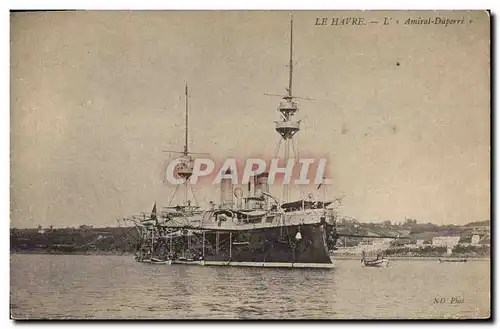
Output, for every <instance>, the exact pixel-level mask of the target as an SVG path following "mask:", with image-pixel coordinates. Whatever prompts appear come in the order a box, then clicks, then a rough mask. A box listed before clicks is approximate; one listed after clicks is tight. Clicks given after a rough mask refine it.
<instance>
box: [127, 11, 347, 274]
mask: <svg viewBox="0 0 500 329" xmlns="http://www.w3.org/2000/svg"><path fill="white" fill-rule="evenodd" d="M292 84H293V20H291V21H290V60H289V81H288V88H287V93H286V94H285V95H280V96H281V97H282V100H281V102H280V103H279V107H278V109H277V111H278V113H279V119H278V120H277V121H275V124H276V126H275V130H276V132H277V133H278V134H279V135H280V140H279V143H278V147H277V150H276V154H275V157H277V156H278V153H279V151H280V146H281V144H282V143H283V151H284V160H285V163H286V162H287V161H288V159H290V158H291V156H290V155H291V152H292V153H293V155H294V157H296V158H298V151H297V148H296V144H295V142H294V136H295V135H296V134H297V133H298V132H299V131H300V121H297V120H296V119H295V114H296V112H297V111H298V110H299V108H298V104H297V102H296V101H295V99H296V98H298V97H295V96H294V95H293V93H292ZM187 122H188V89H187V86H186V135H185V137H186V138H185V146H184V152H182V158H181V159H184V160H183V162H182V165H180V166H178V169H177V175H178V176H179V177H181V178H182V179H183V180H184V184H183V187H184V191H185V192H184V193H185V198H184V200H185V202H184V204H183V205H178V206H170V207H167V208H166V210H165V211H162V212H161V213H159V214H158V213H157V212H156V204H155V206H154V209H153V212H152V214H151V215H150V216H149V218H148V219H147V220H144V221H139V222H138V226H139V227H140V228H139V230H140V231H141V236H142V237H143V239H142V240H141V243H140V244H139V247H138V256H137V259H138V260H141V261H143V260H144V259H146V260H148V261H152V262H161V261H163V262H165V261H168V262H169V263H174V264H175V263H190V264H200V265H230V266H259V267H306V268H311V267H324V268H329V267H333V263H332V261H331V258H330V256H329V252H328V251H329V250H330V249H333V246H334V245H335V243H336V240H337V235H336V227H335V212H334V209H332V208H331V206H332V205H334V202H333V201H325V200H323V201H318V200H313V199H312V198H310V199H308V200H306V199H304V197H303V193H301V195H302V198H301V199H300V200H296V201H290V188H289V186H288V185H287V184H283V189H282V195H281V200H278V198H276V197H274V196H273V195H271V194H270V192H269V185H268V176H269V173H268V172H263V173H261V174H259V175H257V176H254V177H251V180H250V182H249V184H248V189H247V191H246V195H245V191H244V190H243V189H242V188H240V187H236V188H235V187H234V186H233V183H232V180H231V179H230V178H227V177H228V176H229V175H230V174H231V172H230V169H228V171H226V172H225V174H226V175H224V176H223V177H222V179H221V182H220V204H219V205H214V204H212V206H211V207H210V208H209V209H204V210H201V209H200V208H198V207H197V205H192V204H191V203H190V201H189V200H188V197H187V195H188V191H191V192H192V189H190V186H189V178H190V177H191V175H192V173H193V166H192V164H193V159H192V157H191V154H190V153H189V152H188V146H187V145H188V138H187V136H188V135H187V131H188V125H187ZM178 188H179V185H178V186H177V187H176V191H177V189H178ZM175 193H176V192H174V195H175ZM192 195H193V197H194V193H192ZM144 251H145V252H144Z"/></svg>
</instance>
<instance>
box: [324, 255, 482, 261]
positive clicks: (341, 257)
mask: <svg viewBox="0 0 500 329" xmlns="http://www.w3.org/2000/svg"><path fill="white" fill-rule="evenodd" d="M330 257H331V258H332V259H334V260H360V259H361V257H360V256H356V255H352V256H340V255H330ZM384 258H386V259H388V260H432V261H437V260H439V259H463V258H467V260H471V261H472V260H489V259H491V257H490V256H467V255H453V256H385V257H384Z"/></svg>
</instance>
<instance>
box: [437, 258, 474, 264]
mask: <svg viewBox="0 0 500 329" xmlns="http://www.w3.org/2000/svg"><path fill="white" fill-rule="evenodd" d="M439 262H440V263H466V262H467V258H453V259H452V258H449V259H446V258H445V259H441V258H439Z"/></svg>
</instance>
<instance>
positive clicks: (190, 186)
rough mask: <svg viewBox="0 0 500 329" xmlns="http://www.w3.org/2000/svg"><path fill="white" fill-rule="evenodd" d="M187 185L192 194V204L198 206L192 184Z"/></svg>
mask: <svg viewBox="0 0 500 329" xmlns="http://www.w3.org/2000/svg"><path fill="white" fill-rule="evenodd" d="M188 186H189V189H190V190H191V194H192V195H193V199H194V204H195V206H198V200H197V199H196V195H195V194H194V190H193V186H192V185H188Z"/></svg>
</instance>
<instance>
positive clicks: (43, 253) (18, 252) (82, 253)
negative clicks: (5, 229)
mask: <svg viewBox="0 0 500 329" xmlns="http://www.w3.org/2000/svg"><path fill="white" fill-rule="evenodd" d="M10 254H11V255H15V254H20V255H22V254H25V255H28V254H30V255H80V256H133V255H134V254H133V253H130V252H123V253H122V252H105V251H102V252H78V251H75V252H51V251H44V250H19V251H12V250H11V251H10Z"/></svg>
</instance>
